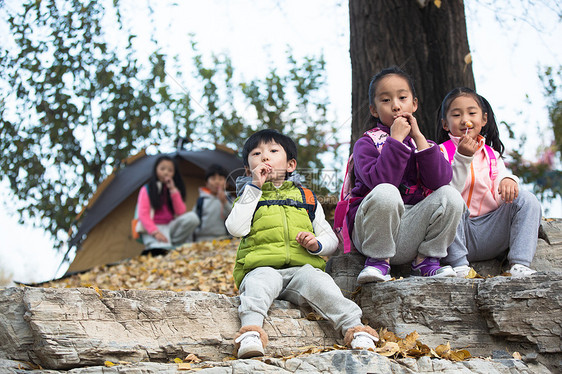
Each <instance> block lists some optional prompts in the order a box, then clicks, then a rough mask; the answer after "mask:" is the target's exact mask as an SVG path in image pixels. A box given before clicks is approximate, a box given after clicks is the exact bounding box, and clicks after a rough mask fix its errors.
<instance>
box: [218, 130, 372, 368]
mask: <svg viewBox="0 0 562 374" xmlns="http://www.w3.org/2000/svg"><path fill="white" fill-rule="evenodd" d="M242 158H243V161H244V166H245V168H246V177H240V178H239V179H238V181H237V190H238V191H237V192H238V198H237V200H236V201H235V203H234V206H233V209H232V212H231V213H230V215H229V216H228V219H227V220H226V227H227V229H228V231H229V232H230V234H232V235H233V236H237V237H242V240H241V242H240V246H239V247H238V252H237V255H236V264H235V266H234V274H233V275H234V280H235V282H236V286H237V287H238V288H239V290H240V307H239V308H238V314H239V317H240V322H241V326H242V327H241V328H240V331H239V332H238V334H237V335H236V337H235V340H234V342H235V348H236V349H237V356H238V358H249V357H255V356H263V354H264V347H265V345H266V344H267V340H268V339H267V334H266V333H265V331H264V330H263V329H262V326H263V321H264V318H265V317H266V316H267V312H268V310H269V308H270V306H271V304H272V303H273V300H275V299H276V298H279V299H283V300H288V301H290V302H292V303H294V304H297V305H303V304H308V305H310V306H311V307H312V308H313V309H314V311H315V312H317V313H318V314H320V315H321V316H323V317H325V318H326V319H328V320H330V321H331V322H332V323H333V324H334V326H335V328H336V329H337V330H340V331H341V332H342V333H343V335H344V337H345V338H344V340H345V343H346V344H348V345H349V346H351V348H354V349H374V348H375V342H376V341H378V335H377V333H376V331H374V330H373V329H372V328H370V327H368V326H364V325H363V324H362V323H361V316H362V311H361V309H360V308H359V307H358V306H357V305H356V304H355V303H354V302H353V301H351V300H349V299H346V298H345V297H344V296H343V294H342V293H341V291H340V289H339V287H338V286H337V285H336V283H335V282H334V280H333V279H332V278H331V277H330V276H329V275H328V274H326V273H325V272H324V267H325V261H324V259H323V258H321V257H320V256H326V255H330V254H332V253H333V252H335V250H336V248H337V244H338V241H337V238H336V236H335V235H334V233H333V231H332V228H331V226H330V224H329V223H328V222H327V221H326V219H325V217H324V211H323V210H322V207H321V205H320V204H319V203H318V202H317V200H316V198H315V196H314V195H313V194H312V191H310V190H308V189H306V188H304V187H302V186H301V184H300V183H299V181H298V176H297V175H293V172H294V171H295V169H296V167H297V149H296V145H295V143H294V142H293V140H292V139H291V138H289V137H287V136H285V135H282V134H280V133H278V132H277V131H274V130H262V131H259V132H257V133H255V134H253V135H252V136H250V137H249V138H248V140H247V141H246V143H245V144H244V148H243V150H242Z"/></svg>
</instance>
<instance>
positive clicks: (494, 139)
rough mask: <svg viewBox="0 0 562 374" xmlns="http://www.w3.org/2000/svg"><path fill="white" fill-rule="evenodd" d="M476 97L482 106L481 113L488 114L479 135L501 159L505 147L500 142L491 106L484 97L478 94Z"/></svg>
mask: <svg viewBox="0 0 562 374" xmlns="http://www.w3.org/2000/svg"><path fill="white" fill-rule="evenodd" d="M477 96H478V99H479V100H480V103H481V104H482V111H483V112H485V113H487V114H488V122H487V123H486V126H484V128H483V129H482V131H481V133H482V135H483V136H484V137H485V138H486V144H487V145H489V146H490V147H492V148H494V149H495V150H496V151H497V152H498V153H499V154H500V157H502V156H503V152H504V150H505V147H504V145H503V143H502V142H501V140H500V132H499V129H498V124H497V122H496V116H495V115H494V111H493V110H492V106H491V105H490V103H489V102H488V100H486V99H485V98H484V96H481V95H478V94H477Z"/></svg>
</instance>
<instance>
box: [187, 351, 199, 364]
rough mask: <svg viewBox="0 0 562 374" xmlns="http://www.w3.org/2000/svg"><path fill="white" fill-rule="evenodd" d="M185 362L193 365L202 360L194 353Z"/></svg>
mask: <svg viewBox="0 0 562 374" xmlns="http://www.w3.org/2000/svg"><path fill="white" fill-rule="evenodd" d="M183 361H184V362H191V363H193V364H196V363H198V362H201V359H200V358H199V357H197V356H196V355H194V354H193V353H190V354H188V355H187V356H186V357H185V358H184V359H183Z"/></svg>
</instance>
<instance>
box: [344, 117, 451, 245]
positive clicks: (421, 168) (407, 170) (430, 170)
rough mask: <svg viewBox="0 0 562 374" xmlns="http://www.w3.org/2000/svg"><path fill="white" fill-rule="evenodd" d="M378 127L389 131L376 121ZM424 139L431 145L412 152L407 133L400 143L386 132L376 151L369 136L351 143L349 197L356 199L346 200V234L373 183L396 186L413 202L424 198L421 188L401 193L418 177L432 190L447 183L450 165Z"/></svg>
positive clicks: (416, 180)
mask: <svg viewBox="0 0 562 374" xmlns="http://www.w3.org/2000/svg"><path fill="white" fill-rule="evenodd" d="M378 127H379V128H380V129H381V130H383V131H384V132H386V133H388V134H390V129H389V128H388V127H386V126H384V125H383V124H381V123H380V122H379V123H378ZM428 143H429V144H430V145H431V147H429V148H428V149H424V150H423V151H420V152H415V149H416V147H415V146H414V144H413V140H412V138H410V137H409V136H407V137H406V139H404V141H403V142H402V143H400V142H399V141H398V140H396V139H394V138H391V137H390V136H389V137H387V138H386V142H385V144H384V146H383V147H382V149H381V152H380V153H379V151H378V150H377V148H376V147H375V144H374V143H373V140H372V139H371V138H370V137H368V136H363V137H361V138H359V140H357V142H356V143H355V146H354V147H353V163H354V167H353V170H354V173H355V187H353V189H352V190H351V196H352V198H353V197H355V198H357V199H355V200H354V201H353V202H352V203H351V204H350V206H349V211H348V213H347V222H348V225H349V226H348V228H349V233H350V235H351V232H352V231H353V226H354V223H355V213H356V212H357V209H358V208H359V204H361V201H363V198H364V197H365V196H367V194H369V192H371V190H372V189H373V188H375V187H376V186H377V185H379V184H381V183H390V184H392V185H394V186H396V187H397V188H399V189H400V190H401V195H402V200H403V201H404V204H409V205H415V204H417V203H418V202H420V201H421V200H423V199H424V198H425V196H424V194H423V190H422V189H421V188H418V189H417V190H415V191H413V192H412V193H409V194H405V193H404V191H403V189H404V187H411V186H416V185H417V184H418V181H419V182H420V183H421V184H422V185H423V186H425V187H426V188H428V189H430V190H436V189H438V188H439V187H442V186H444V185H447V184H449V182H450V181H451V178H452V176H453V170H452V168H451V165H450V164H449V162H448V161H447V160H446V159H445V157H443V154H442V153H441V151H440V150H439V147H438V146H437V145H436V144H435V143H434V142H432V141H430V140H428ZM401 185H403V186H402V188H400V186H401Z"/></svg>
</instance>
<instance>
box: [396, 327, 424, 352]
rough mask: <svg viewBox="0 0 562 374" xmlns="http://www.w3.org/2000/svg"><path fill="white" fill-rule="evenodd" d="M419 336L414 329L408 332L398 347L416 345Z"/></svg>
mask: <svg viewBox="0 0 562 374" xmlns="http://www.w3.org/2000/svg"><path fill="white" fill-rule="evenodd" d="M419 337H420V336H419V334H418V333H417V332H416V331H414V332H412V333H410V334H408V335H407V336H406V337H405V338H404V339H402V340H401V341H400V342H399V343H398V344H399V345H400V348H402V350H408V349H412V348H414V347H415V346H416V342H417V340H418V338H419Z"/></svg>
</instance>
